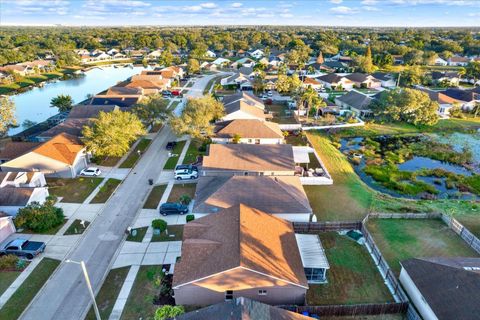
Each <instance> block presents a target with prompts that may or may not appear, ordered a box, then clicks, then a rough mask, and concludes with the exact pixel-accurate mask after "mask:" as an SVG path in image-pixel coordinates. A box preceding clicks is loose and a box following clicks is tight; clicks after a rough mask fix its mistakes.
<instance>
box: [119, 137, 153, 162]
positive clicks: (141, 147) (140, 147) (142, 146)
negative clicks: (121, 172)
mask: <svg viewBox="0 0 480 320" xmlns="http://www.w3.org/2000/svg"><path fill="white" fill-rule="evenodd" d="M150 143H152V139H146V138H144V139H142V140H140V142H139V143H138V144H137V146H136V147H135V149H134V150H133V151H132V152H130V154H129V155H128V157H127V158H126V159H125V160H124V161H123V162H122V163H121V164H120V166H119V168H133V166H134V165H135V164H136V163H137V161H138V159H140V155H138V151H140V152H141V153H143V152H145V151H146V150H147V148H148V146H149V145H150Z"/></svg>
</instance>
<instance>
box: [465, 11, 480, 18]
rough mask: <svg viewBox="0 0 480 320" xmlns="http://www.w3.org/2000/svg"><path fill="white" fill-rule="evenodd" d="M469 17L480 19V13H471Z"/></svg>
mask: <svg viewBox="0 0 480 320" xmlns="http://www.w3.org/2000/svg"><path fill="white" fill-rule="evenodd" d="M468 16H469V17H480V12H471V13H469V14H468Z"/></svg>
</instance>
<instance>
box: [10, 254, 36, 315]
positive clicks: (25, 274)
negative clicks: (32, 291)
mask: <svg viewBox="0 0 480 320" xmlns="http://www.w3.org/2000/svg"><path fill="white" fill-rule="evenodd" d="M40 261H42V258H39V259H34V260H32V262H30V264H29V265H28V267H26V268H25V270H23V272H22V273H20V275H19V276H18V277H17V279H15V281H13V283H12V284H11V285H10V287H8V289H7V290H5V292H4V293H3V294H2V295H1V296H0V308H2V307H3V306H4V305H5V303H7V301H8V299H10V297H11V296H12V295H13V294H14V293H15V291H17V289H18V287H20V286H21V285H22V283H23V282H24V281H25V279H27V277H28V276H29V275H30V273H32V271H33V269H35V267H36V266H37V265H38V264H39V263H40Z"/></svg>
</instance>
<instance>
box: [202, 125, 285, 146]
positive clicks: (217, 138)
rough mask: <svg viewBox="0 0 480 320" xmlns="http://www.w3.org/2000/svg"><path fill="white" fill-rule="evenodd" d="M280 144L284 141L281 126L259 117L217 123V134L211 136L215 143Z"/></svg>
mask: <svg viewBox="0 0 480 320" xmlns="http://www.w3.org/2000/svg"><path fill="white" fill-rule="evenodd" d="M237 136H238V137H239V141H237V142H235V143H255V144H279V143H284V140H285V139H284V136H283V132H282V130H280V126H279V125H278V124H277V123H275V122H270V121H261V120H258V119H236V120H232V121H225V122H219V123H217V124H216V128H215V135H214V136H213V137H212V138H211V139H212V142H214V143H232V142H234V140H235V137H237Z"/></svg>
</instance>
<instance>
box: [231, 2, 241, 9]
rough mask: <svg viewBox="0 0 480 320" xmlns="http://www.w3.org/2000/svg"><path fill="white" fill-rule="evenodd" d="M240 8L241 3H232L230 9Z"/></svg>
mask: <svg viewBox="0 0 480 320" xmlns="http://www.w3.org/2000/svg"><path fill="white" fill-rule="evenodd" d="M241 6H243V3H241V2H234V3H232V7H234V8H240V7H241Z"/></svg>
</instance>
